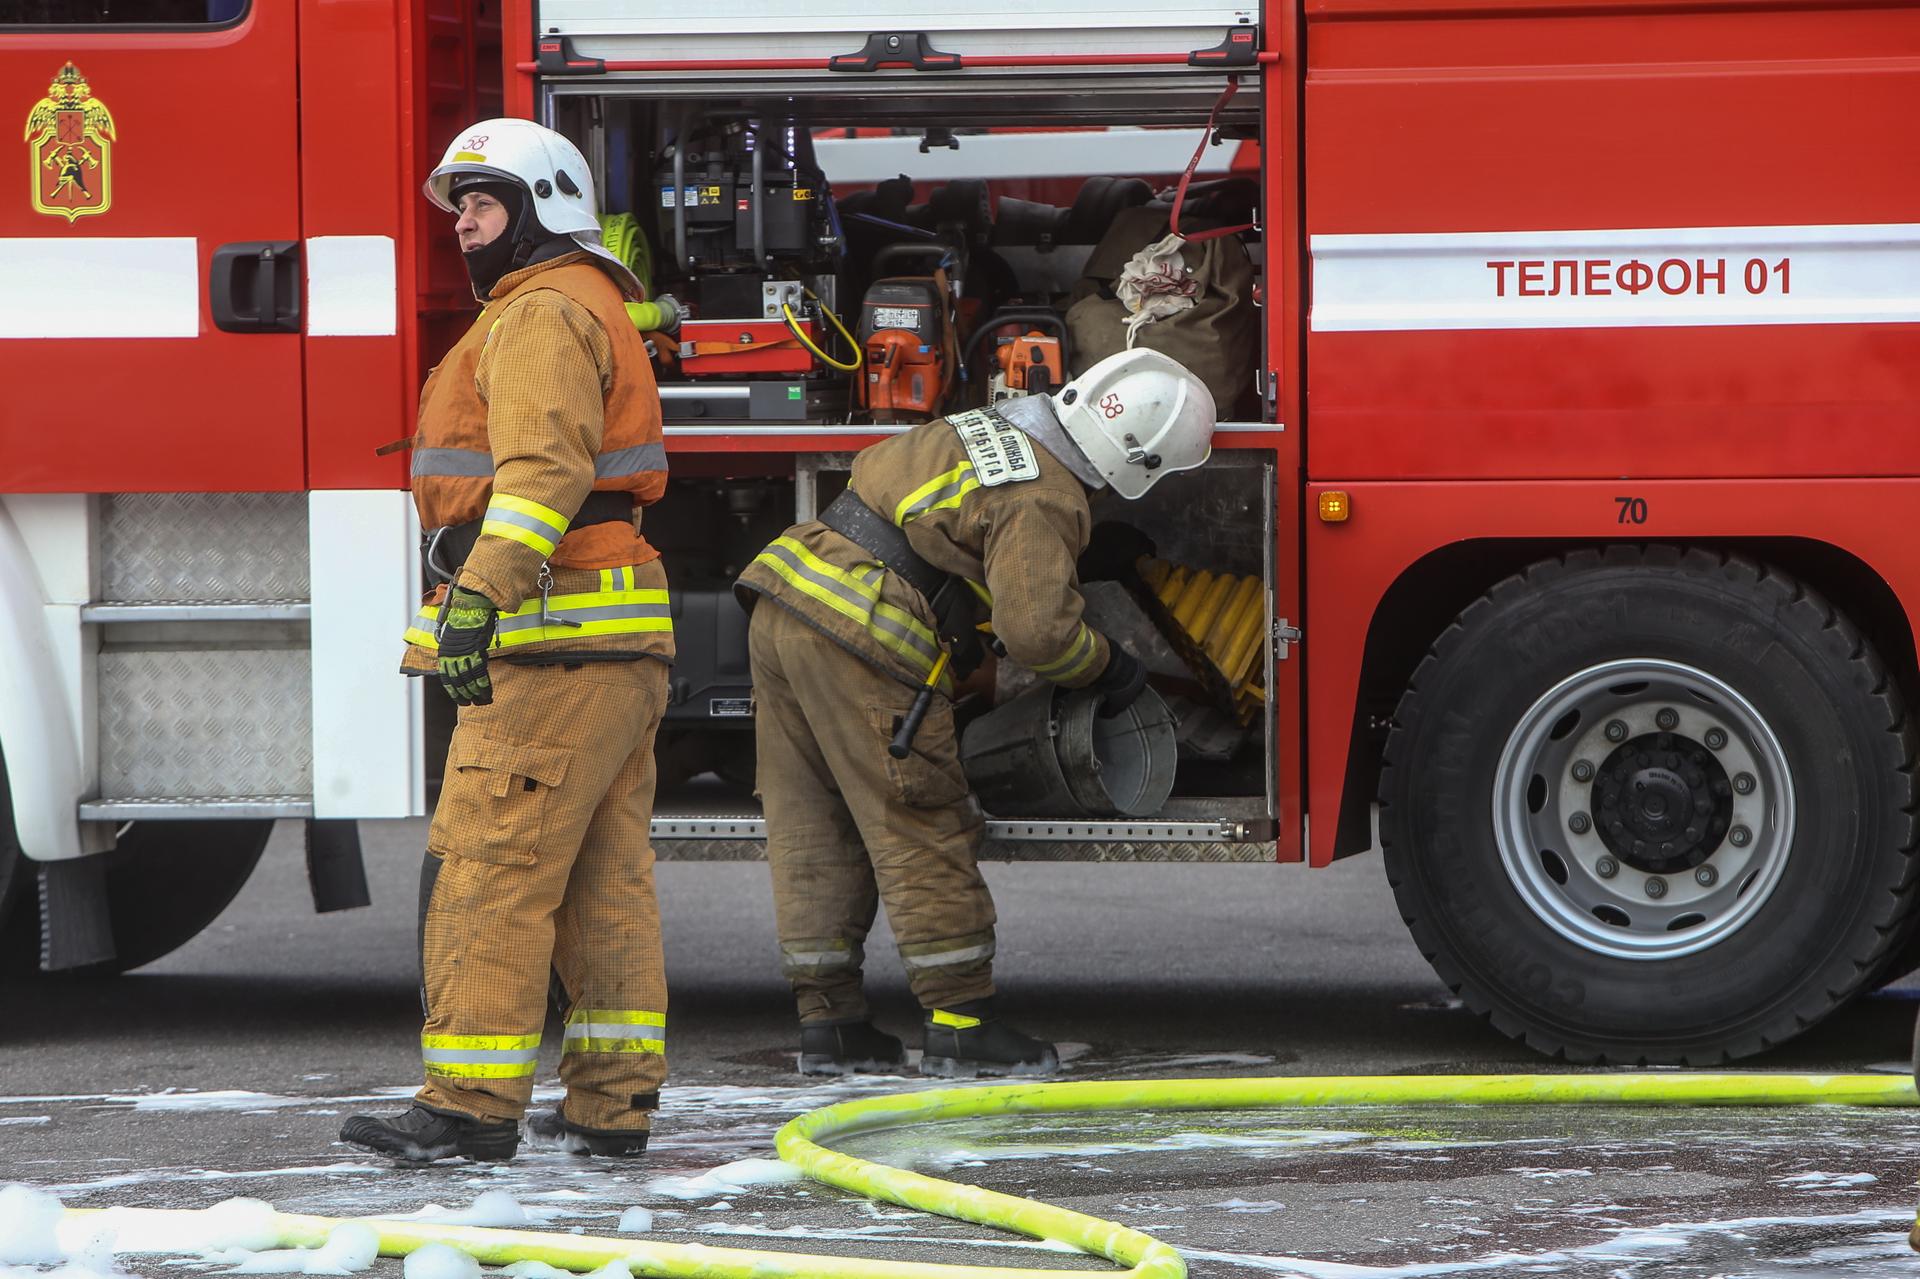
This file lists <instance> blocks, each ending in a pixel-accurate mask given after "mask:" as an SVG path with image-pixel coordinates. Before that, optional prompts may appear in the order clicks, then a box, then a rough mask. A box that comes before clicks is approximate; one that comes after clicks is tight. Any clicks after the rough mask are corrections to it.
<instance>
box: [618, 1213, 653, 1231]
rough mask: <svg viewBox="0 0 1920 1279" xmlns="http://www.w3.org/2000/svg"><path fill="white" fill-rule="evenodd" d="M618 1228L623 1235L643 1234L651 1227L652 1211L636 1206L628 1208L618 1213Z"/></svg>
mask: <svg viewBox="0 0 1920 1279" xmlns="http://www.w3.org/2000/svg"><path fill="white" fill-rule="evenodd" d="M618 1229H619V1231H620V1233H621V1234H623V1235H644V1234H645V1233H647V1231H649V1230H652V1229H653V1212H652V1211H651V1210H650V1209H647V1208H641V1207H638V1206H636V1207H632V1208H629V1209H627V1210H626V1211H625V1212H623V1213H621V1214H620V1225H619V1227H618Z"/></svg>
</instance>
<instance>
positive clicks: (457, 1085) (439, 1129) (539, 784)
mask: <svg viewBox="0 0 1920 1279" xmlns="http://www.w3.org/2000/svg"><path fill="white" fill-rule="evenodd" d="M426 193H427V198H428V199H429V200H431V201H432V202H433V203H434V204H435V205H436V206H438V207H439V208H442V209H445V210H447V211H448V212H452V213H456V214H458V216H459V220H458V222H457V223H456V224H455V231H456V234H457V235H458V237H459V240H460V246H461V250H462V252H463V255H464V259H465V261H466V264H467V270H468V273H469V275H470V276H471V277H472V280H473V285H474V293H475V295H476V297H478V298H479V299H481V300H483V301H484V302H485V303H486V309H485V310H484V311H482V313H481V315H480V318H479V319H478V321H476V323H475V324H474V326H473V328H472V329H470V330H469V331H468V332H467V334H466V336H465V337H463V338H462V339H461V340H460V341H459V342H458V343H457V344H456V345H455V346H454V348H453V350H452V351H451V352H449V353H448V355H447V357H446V359H445V360H443V361H442V362H441V364H440V366H439V367H438V368H436V369H435V370H434V371H433V373H432V374H431V375H429V377H428V379H427V385H426V388H425V390H424V392H423V393H422V396H421V407H420V422H419V428H420V429H419V434H418V435H417V436H416V437H415V438H414V441H413V444H414V448H413V493H414V500H415V503H416V505H417V506H418V508H419V512H420V523H421V527H422V528H423V529H425V530H427V536H428V549H427V561H428V566H429V567H428V571H429V574H430V577H431V578H432V580H435V581H437V582H438V583H439V585H438V586H437V587H436V588H435V590H434V593H433V594H432V595H431V596H430V597H429V599H428V602H427V603H426V604H425V605H424V606H423V607H422V609H421V612H420V616H419V617H418V618H417V619H415V622H414V625H413V627H412V628H411V629H409V630H408V631H407V634H406V639H407V641H408V644H409V647H408V649H407V653H406V658H405V661H404V662H403V668H404V669H405V670H407V671H408V672H410V673H415V674H437V676H438V680H439V683H440V684H441V685H442V686H444V688H445V689H446V692H447V694H448V695H449V696H451V697H452V698H453V700H454V701H455V702H456V703H458V705H459V707H460V710H459V713H458V724H457V726H456V728H455V729H454V733H453V739H452V743H451V745H450V747H449V750H448V755H447V770H446V781H445V785H444V788H443V790H442V792H441V797H440V803H439V807H438V808H437V809H436V811H435V813H434V818H433V826H432V829H431V833H430V834H429V836H428V851H429V853H430V854H431V855H432V858H437V859H439V861H438V870H437V877H436V876H434V875H433V874H432V873H431V872H432V871H433V868H434V865H435V863H434V862H433V861H431V860H430V861H429V863H428V868H429V875H428V876H426V877H424V878H423V884H426V883H430V885H431V886H430V888H429V890H428V891H429V892H430V896H429V897H428V899H427V905H426V910H425V917H424V922H423V926H422V964H423V968H424V972H425V996H426V1004H427V1020H426V1026H425V1028H424V1030H423V1032H422V1034H421V1037H420V1043H421V1056H422V1058H423V1061H424V1066H425V1073H426V1086H425V1087H423V1088H422V1089H421V1090H420V1092H419V1094H418V1095H417V1097H416V1098H415V1101H414V1104H413V1107H412V1108H411V1109H410V1110H408V1111H407V1112H406V1113H405V1114H402V1115H399V1116H395V1117H392V1118H376V1117H374V1116H370V1115H359V1116H355V1117H354V1118H352V1119H349V1120H348V1121H347V1122H346V1124H345V1126H344V1127H343V1128H342V1129H341V1132H340V1135H341V1137H342V1139H343V1140H346V1141H348V1142H351V1143H353V1144H355V1145H358V1146H363V1147H366V1148H367V1149H370V1150H374V1151H378V1152H381V1153H383V1154H389V1155H394V1156H397V1157H401V1158H407V1159H439V1158H445V1157H449V1156H453V1155H464V1156H467V1157H469V1158H473V1159H490V1160H502V1159H508V1158H511V1157H512V1156H513V1154H514V1152H515V1150H516V1149H517V1148H518V1146H519V1141H520V1133H519V1122H518V1121H519V1120H520V1118H521V1116H522V1114H523V1113H524V1112H525V1110H526V1107H527V1104H528V1102H529V1100H530V1098H531V1094H532V1089H533V1074H534V1067H535V1060H536V1056H537V1054H538V1050H539V1046H540V1037H541V1029H542V1024H543V1022H544V1020H545V1014H546V1008H547V998H548V981H549V973H550V971H554V972H557V973H558V975H559V978H560V981H561V984H562V985H563V986H564V988H565V990H566V994H567V997H568V1010H567V1017H566V1034H565V1040H564V1042H563V1043H562V1044H561V1056H560V1077H561V1079H562V1081H563V1082H564V1083H565V1085H566V1098H565V1100H564V1102H563V1103H562V1105H561V1106H560V1107H558V1108H556V1109H555V1110H553V1111H550V1112H543V1113H539V1114H535V1115H532V1116H530V1117H529V1118H528V1121H527V1129H528V1133H529V1135H530V1136H531V1137H532V1138H533V1139H535V1140H536V1141H540V1142H543V1143H545V1144H552V1145H558V1146H560V1147H562V1148H564V1149H569V1150H573V1151H575V1152H576V1153H590V1154H603V1155H634V1154H638V1153H640V1152H641V1151H642V1150H643V1149H644V1148H645V1147H646V1142H647V1128H648V1123H649V1112H650V1111H651V1110H652V1109H653V1108H654V1106H655V1104H656V1102H657V1098H658V1092H659V1088H660V1084H661V1081H662V1080H663V1079H664V1078H665V1075H666V1059H665V1056H664V1051H665V1040H666V1010H667V992H666V979H665V975H664V972H663V969H662V963H661V954H660V925H659V909H658V905H657V903H656V899H655V895H654V884H653V851H652V848H651V847H650V846H649V844H648V828H649V822H650V820H651V817H652V808H653V786H654V765H653V739H654V732H655V730H656V729H657V728H658V726H659V723H660V717H661V713H662V711H663V709H664V707H665V704H666V690H667V673H668V666H669V664H670V663H671V661H672V659H673V632H672V623H671V621H670V620H669V617H668V604H667V589H666V587H667V584H666V575H665V573H664V571H663V570H662V568H661V565H660V561H659V556H658V552H656V551H654V550H653V549H652V548H651V547H649V546H648V545H647V542H646V541H645V539H644V538H642V537H641V536H640V531H639V521H638V517H637V513H636V507H638V506H642V505H645V504H647V503H650V502H653V501H656V500H658V498H659V497H660V495H661V494H662V492H663V491H664V490H665V487H666V472H667V462H666V455H665V452H664V449H663V447H662V444H661V433H660V405H659V396H658V393H657V391H656V390H655V388H654V382H653V373H652V369H651V366H650V364H649V362H648V357H647V352H646V349H645V347H644V346H643V344H642V340H641V338H640V336H639V334H638V333H637V332H636V330H635V328H634V325H633V324H632V322H630V321H629V319H628V316H627V313H626V310H625V302H626V300H627V299H628V298H629V297H632V298H636V299H637V298H638V297H639V296H640V295H641V287H640V283H639V281H638V280H637V279H636V278H635V277H634V275H633V273H632V272H631V271H629V270H628V269H627V268H626V267H624V266H622V265H621V264H620V263H618V262H617V261H615V260H614V258H613V257H612V255H611V254H610V253H608V252H607V250H606V249H605V248H604V247H603V246H602V245H601V243H600V230H599V223H598V221H597V219H596V217H595V213H596V209H595V205H594V192H593V180H592V177H591V174H590V173H589V171H588V169H587V165H586V162H585V160H584V159H583V158H582V157H581V155H580V152H579V151H578V150H576V149H575V148H574V146H573V144H572V143H570V142H568V141H567V140H566V139H565V138H563V137H561V136H560V135H559V134H557V133H554V132H552V131H550V130H547V129H544V128H541V127H540V126H538V125H535V124H532V123H530V122H528V121H525V120H488V121H484V122H482V123H480V124H476V125H474V126H473V127H472V128H471V129H469V130H468V131H467V132H466V133H465V134H463V135H462V138H461V140H460V141H457V142H456V143H455V144H454V145H453V146H451V147H449V148H448V150H447V154H446V157H445V159H444V160H443V161H442V162H441V164H440V166H439V167H438V168H437V169H435V170H434V171H433V173H432V175H431V176H430V177H429V178H428V180H427V184H426Z"/></svg>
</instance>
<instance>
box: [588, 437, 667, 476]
mask: <svg viewBox="0 0 1920 1279" xmlns="http://www.w3.org/2000/svg"><path fill="white" fill-rule="evenodd" d="M666 469H667V446H666V445H664V444H659V443H647V444H633V445H629V446H628V447H626V448H623V449H614V450H613V451H612V452H610V453H602V454H600V455H599V456H597V457H595V458H594V459H593V477H594V478H595V479H597V480H611V479H614V478H615V477H617V476H624V475H638V474H639V473H640V472H642V471H664V470H666Z"/></svg>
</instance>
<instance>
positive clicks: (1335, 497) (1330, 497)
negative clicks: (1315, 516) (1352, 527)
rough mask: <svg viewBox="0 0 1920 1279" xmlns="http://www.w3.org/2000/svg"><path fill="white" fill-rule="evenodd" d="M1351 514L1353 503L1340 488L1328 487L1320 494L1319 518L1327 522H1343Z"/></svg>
mask: <svg viewBox="0 0 1920 1279" xmlns="http://www.w3.org/2000/svg"><path fill="white" fill-rule="evenodd" d="M1352 514H1353V503H1352V501H1351V500H1349V499H1348V497H1347V495H1346V493H1345V492H1343V491H1342V490H1340V489H1328V490H1327V491H1326V492H1324V493H1322V494H1321V495H1320V519H1321V521H1322V522H1323V523H1327V524H1343V523H1345V522H1346V520H1347V517H1348V516H1350V515H1352Z"/></svg>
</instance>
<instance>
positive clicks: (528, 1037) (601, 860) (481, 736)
mask: <svg viewBox="0 0 1920 1279" xmlns="http://www.w3.org/2000/svg"><path fill="white" fill-rule="evenodd" d="M491 674H492V676H493V704H492V705H490V706H463V707H461V708H460V713H459V723H458V725H457V726H456V727H455V729H454V732H453V741H452V744H451V745H450V747H449V748H448V751H447V772H446V782H445V785H444V786H443V788H442V790H441V793H440V805H439V807H438V808H437V809H436V810H435V812H434V815H433V827H432V831H431V833H430V834H429V836H428V839H427V847H428V849H429V851H431V852H433V853H435V854H437V855H439V856H440V857H441V858H442V862H441V866H440V874H439V878H438V880H437V881H436V883H435V885H434V888H433V895H432V897H431V898H430V900H429V903H428V906H427V916H426V923H425V927H424V930H423V933H422V963H423V966H424V968H425V976H426V998H427V1021H426V1026H425V1029H424V1030H423V1031H422V1032H421V1036H420V1046H421V1057H422V1059H423V1060H424V1063H425V1066H426V1077H427V1082H426V1086H425V1087H424V1088H422V1089H421V1090H420V1093H419V1100H420V1101H422V1102H424V1103H425V1104H427V1105H429V1106H434V1107H437V1108H439V1109H442V1110H451V1111H458V1112H460V1113H462V1114H468V1115H473V1116H476V1117H478V1118H482V1119H490V1120H500V1119H518V1118H519V1117H520V1115H521V1114H522V1112H524V1111H525V1110H526V1107H527V1103H528V1101H529V1099H530V1098H531V1096H532V1092H533V1075H534V1067H535V1064H536V1058H537V1057H538V1054H539V1049H540V1035H541V1030H542V1027H543V1024H544V1022H545V1020H546V1010H547V992H548V986H549V973H550V971H557V972H558V973H559V976H560V982H561V984H562V986H564V987H565V989H566V992H567V996H568V1008H567V1017H566V1033H565V1037H564V1040H563V1042H562V1043H561V1045H560V1079H561V1082H563V1083H564V1084H565V1085H566V1089H567V1095H566V1103H565V1115H566V1118H567V1119H568V1120H569V1121H570V1122H572V1123H574V1124H577V1125H580V1126H581V1127H585V1128H591V1129H597V1130H601V1131H606V1132H616V1131H631V1130H634V1129H644V1128H646V1127H647V1126H648V1120H649V1114H648V1112H649V1111H651V1110H652V1109H653V1108H654V1106H655V1105H656V1104H657V1103H658V1092H659V1089H660V1084H661V1081H662V1080H664V1079H665V1078H666V1073H667V1062H666V1056H665V1052H666V1035H667V1031H666V1021H667V1018H666V1013H667V983H666V974H665V970H664V968H663V965H662V962H661V954H660V908H659V904H658V901H657V900H656V898H655V896H654V887H653V847H652V845H651V844H649V843H648V839H647V835H648V826H649V822H650V820H651V819H652V816H653V783H654V767H653V738H654V732H655V730H656V729H658V728H659V726H660V716H661V712H662V711H663V710H664V709H665V707H666V694H667V666H666V665H665V664H664V663H662V662H659V661H655V660H652V659H647V658H643V659H640V660H638V661H617V662H584V663H574V664H572V665H569V666H516V665H513V664H511V663H508V662H498V661H496V662H493V663H491ZM429 695H434V694H433V690H429Z"/></svg>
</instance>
